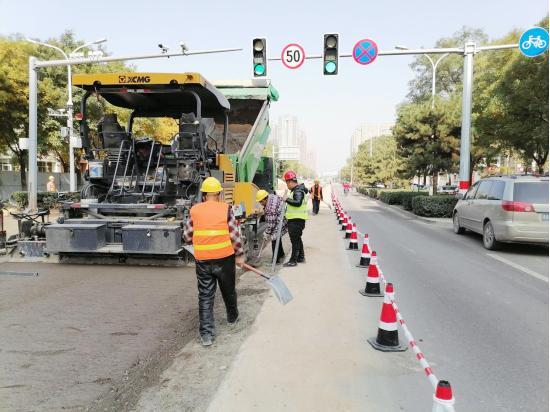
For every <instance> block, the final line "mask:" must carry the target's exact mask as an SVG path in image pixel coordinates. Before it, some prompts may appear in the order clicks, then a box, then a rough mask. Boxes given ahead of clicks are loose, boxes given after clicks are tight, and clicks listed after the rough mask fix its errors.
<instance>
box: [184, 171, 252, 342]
mask: <svg viewBox="0 0 550 412" xmlns="http://www.w3.org/2000/svg"><path fill="white" fill-rule="evenodd" d="M221 191H222V186H221V183H220V182H219V180H218V179H216V178H214V177H208V178H206V179H205V180H204V182H203V183H202V186H201V192H202V193H203V202H201V203H197V204H196V205H195V206H193V207H192V208H191V210H190V218H189V220H188V222H187V225H186V227H185V230H184V233H183V238H184V240H185V241H186V242H187V243H191V242H193V249H194V255H195V268H196V272H197V283H198V289H199V333H200V337H201V342H202V344H203V346H210V345H212V343H213V340H214V337H215V336H216V327H215V323H214V296H215V294H216V286H217V284H219V285H220V291H221V293H222V297H223V301H224V303H225V308H226V311H227V323H228V324H229V326H230V327H231V326H233V325H235V324H236V323H237V320H238V319H239V310H238V309H237V292H236V290H235V265H239V266H242V265H243V264H244V250H243V245H242V240H241V235H240V233H239V228H238V226H237V223H236V221H235V216H234V214H233V209H232V208H231V206H229V205H228V204H227V203H224V202H223V201H221V196H220V193H221Z"/></svg>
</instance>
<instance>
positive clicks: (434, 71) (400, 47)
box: [395, 46, 449, 109]
mask: <svg viewBox="0 0 550 412" xmlns="http://www.w3.org/2000/svg"><path fill="white" fill-rule="evenodd" d="M395 48H396V49H398V50H408V49H409V48H408V47H406V46H395ZM448 55H449V53H445V54H443V55H442V56H441V57H440V58H439V59H437V60H436V61H435V63H434V61H433V59H432V58H431V57H430V56H428V55H427V54H423V55H422V56H424V57H426V58H427V59H428V60H429V61H430V63H431V64H432V109H433V108H434V105H435V74H436V70H437V65H438V64H439V62H440V61H441V60H443V59H444V58H445V57H447V56H448Z"/></svg>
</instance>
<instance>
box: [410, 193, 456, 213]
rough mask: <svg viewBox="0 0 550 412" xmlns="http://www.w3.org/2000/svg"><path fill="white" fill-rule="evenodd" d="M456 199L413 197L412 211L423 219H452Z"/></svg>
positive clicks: (446, 197)
mask: <svg viewBox="0 0 550 412" xmlns="http://www.w3.org/2000/svg"><path fill="white" fill-rule="evenodd" d="M456 202H458V199H457V198H456V197H453V196H445V195H442V196H415V197H413V198H412V211H413V213H414V214H415V215H418V216H425V217H452V216H453V209H454V207H455V205H456Z"/></svg>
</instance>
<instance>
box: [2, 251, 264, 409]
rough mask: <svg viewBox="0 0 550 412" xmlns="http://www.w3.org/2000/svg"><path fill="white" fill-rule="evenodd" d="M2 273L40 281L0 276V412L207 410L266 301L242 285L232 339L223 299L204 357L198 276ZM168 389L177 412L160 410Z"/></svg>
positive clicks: (47, 269)
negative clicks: (214, 335) (213, 338)
mask: <svg viewBox="0 0 550 412" xmlns="http://www.w3.org/2000/svg"><path fill="white" fill-rule="evenodd" d="M265 254H267V252H265ZM1 267H2V269H3V270H13V271H37V272H39V276H38V277H26V276H25V277H24V276H6V275H4V276H0V330H2V333H1V334H0V364H1V365H2V369H3V370H2V373H1V374H0V399H2V402H1V404H0V410H1V411H4V410H5V411H59V410H71V411H82V410H92V411H126V410H134V409H137V410H204V409H206V407H207V405H208V402H209V399H210V396H211V395H213V393H214V391H215V389H216V387H217V385H218V384H219V382H220V381H221V379H222V377H223V375H224V374H225V368H224V366H225V365H229V364H230V363H231V359H232V357H233V356H234V355H235V354H236V352H237V350H238V348H239V346H240V345H241V343H242V342H243V341H244V339H245V338H246V336H247V334H248V330H249V328H250V326H251V325H252V323H253V321H254V319H255V317H256V315H257V313H258V311H259V309H260V307H261V305H262V303H263V301H264V299H265V297H266V296H267V294H268V293H269V292H268V288H267V287H266V285H265V283H264V282H263V280H262V279H261V278H259V277H258V276H256V275H253V274H251V273H245V274H244V275H242V276H241V277H240V280H239V283H238V286H237V291H238V296H239V310H240V313H241V320H240V322H239V323H238V324H237V326H236V327H235V328H234V329H232V330H229V328H228V326H227V323H226V320H225V308H224V307H223V302H222V300H221V296H220V294H219V293H218V294H217V296H216V305H215V314H216V320H217V325H218V333H219V337H218V339H217V341H216V343H215V344H214V346H213V347H211V348H208V349H205V348H203V347H202V346H201V345H200V344H199V342H198V309H197V289H196V278H195V273H194V268H192V267H188V268H158V267H155V268H151V267H135V266H97V265H68V264H45V263H3V264H1ZM165 370H166V372H165V373H163V372H164V371H165ZM180 385H181V386H180ZM166 389H176V391H175V392H174V396H173V398H174V399H173V403H168V404H166V407H159V406H158V405H160V403H159V399H160V398H162V394H164V393H165V392H164V391H165V390H166ZM142 394H143V396H142ZM140 397H141V400H140ZM176 398H177V399H176ZM138 402H139V403H138ZM173 405H177V407H175V406H174V407H173Z"/></svg>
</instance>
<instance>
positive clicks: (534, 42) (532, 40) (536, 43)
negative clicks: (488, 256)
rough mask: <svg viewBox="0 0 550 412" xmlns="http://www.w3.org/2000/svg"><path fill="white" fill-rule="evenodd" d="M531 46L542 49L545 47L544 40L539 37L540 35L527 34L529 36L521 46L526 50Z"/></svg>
mask: <svg viewBox="0 0 550 412" xmlns="http://www.w3.org/2000/svg"><path fill="white" fill-rule="evenodd" d="M531 46H533V48H535V49H544V48H545V47H546V41H545V40H543V39H541V38H540V36H529V38H528V39H527V40H525V41H524V42H523V43H522V44H521V47H522V48H524V49H525V50H528V49H529V48H530V47H531Z"/></svg>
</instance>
